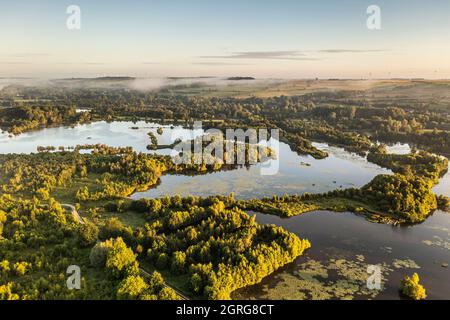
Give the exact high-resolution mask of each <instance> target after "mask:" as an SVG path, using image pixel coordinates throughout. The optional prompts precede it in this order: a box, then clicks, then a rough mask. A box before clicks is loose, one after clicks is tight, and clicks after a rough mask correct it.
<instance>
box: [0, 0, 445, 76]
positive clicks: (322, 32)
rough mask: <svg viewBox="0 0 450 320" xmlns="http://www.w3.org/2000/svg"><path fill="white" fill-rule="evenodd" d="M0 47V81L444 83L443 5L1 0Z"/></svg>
mask: <svg viewBox="0 0 450 320" xmlns="http://www.w3.org/2000/svg"><path fill="white" fill-rule="evenodd" d="M373 4H375V5H378V6H379V7H380V8H381V30H369V29H368V28H367V26H366V20H367V17H368V14H367V13H366V9H367V7H368V6H369V5H373ZM69 5H78V6H79V7H80V9H81V29H80V30H68V28H67V27H66V20H67V18H68V16H69V14H67V13H66V8H67V7H68V6H69ZM0 39H1V41H0V77H43V78H45V77H84V76H106V75H129V76H138V77H164V76H233V75H250V76H255V77H260V78H311V77H319V78H330V77H333V78H335V77H336V78H377V77H378V78H380V77H383V78H386V77H389V78H390V77H425V78H450V58H449V57H450V1H449V0H428V1H423V0H383V1H381V0H371V1H367V0H339V1H331V0H322V1H321V0H317V1H312V0H310V1H301V0H277V1H275V0H273V1H268V0H259V1H258V0H239V1H238V0H228V1H215V0H209V1H208V0H189V1H188V0H184V1H182V0H148V1H144V0H128V1H118V0H109V1H99V0H97V1H93V0H71V1H66V0H40V1H33V0H28V1H25V0H14V1H12V0H11V1H6V0H0Z"/></svg>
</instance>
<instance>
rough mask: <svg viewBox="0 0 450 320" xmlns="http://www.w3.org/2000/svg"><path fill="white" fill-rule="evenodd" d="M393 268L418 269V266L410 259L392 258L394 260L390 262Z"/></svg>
mask: <svg viewBox="0 0 450 320" xmlns="http://www.w3.org/2000/svg"><path fill="white" fill-rule="evenodd" d="M392 265H393V266H394V268H396V269H420V266H419V265H418V264H417V263H416V262H415V261H414V260H411V259H404V260H400V259H394V262H393V263H392Z"/></svg>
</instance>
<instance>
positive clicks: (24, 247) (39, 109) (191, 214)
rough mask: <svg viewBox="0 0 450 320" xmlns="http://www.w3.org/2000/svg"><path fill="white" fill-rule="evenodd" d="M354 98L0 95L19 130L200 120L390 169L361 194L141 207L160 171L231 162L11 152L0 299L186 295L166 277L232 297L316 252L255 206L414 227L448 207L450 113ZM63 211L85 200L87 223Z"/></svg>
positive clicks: (102, 151)
mask: <svg viewBox="0 0 450 320" xmlns="http://www.w3.org/2000/svg"><path fill="white" fill-rule="evenodd" d="M355 96H357V95H355V93H354V92H337V93H311V94H305V95H302V96H293V97H285V96H280V97H272V98H264V99H262V98H256V97H252V98H242V99H237V98H206V97H188V96H174V95H170V94H158V93H154V92H146V93H144V92H139V91H132V90H125V89H116V90H108V89H102V90H97V89H62V88H52V89H50V88H20V87H7V88H5V89H3V90H2V91H1V92H0V128H1V129H2V130H5V131H7V132H8V133H9V134H20V133H23V132H26V131H30V130H36V129H39V128H43V127H49V126H56V125H75V124H77V123H84V122H89V121H96V120H107V121H112V120H139V119H141V120H149V121H150V120H153V121H159V122H161V123H163V122H164V123H172V124H175V123H178V124H183V125H185V126H187V127H188V126H190V125H192V123H193V121H194V120H202V121H203V123H204V125H205V126H206V127H214V128H219V129H220V128H222V129H223V128H258V127H264V128H279V129H280V139H281V140H282V141H284V142H286V143H288V144H289V145H290V146H291V148H292V149H293V150H294V151H296V152H298V153H299V154H310V155H312V156H313V157H315V158H317V159H322V158H326V157H327V156H328V155H327V153H326V152H323V151H320V150H318V149H317V148H315V147H314V146H313V145H312V142H313V141H318V142H326V143H329V144H331V145H335V146H339V147H342V148H344V149H346V150H347V151H350V152H355V153H358V154H360V155H363V156H367V159H368V161H370V162H373V163H376V164H378V165H380V166H382V167H385V168H388V169H390V170H391V171H392V174H389V175H379V176H377V177H375V178H374V179H373V180H372V181H370V182H369V183H368V184H366V185H365V186H363V187H362V188H360V189H356V188H352V189H345V190H342V189H337V190H334V191H331V192H328V193H325V194H307V193H306V194H299V195H297V194H292V195H286V196H283V197H277V196H274V197H272V198H263V199H251V200H239V201H237V200H235V199H234V197H233V196H232V195H231V196H219V195H218V196H217V197H210V198H206V199H202V198H197V197H186V198H182V197H178V196H175V197H172V198H168V197H165V198H161V199H143V200H139V201H132V200H130V199H129V198H128V196H130V195H131V194H132V193H134V192H136V191H141V190H146V189H148V188H150V187H152V186H155V185H156V184H157V183H158V180H159V178H160V177H161V175H163V174H173V173H183V174H204V173H207V172H210V171H216V170H232V169H233V168H234V166H229V165H226V164H223V163H220V162H214V163H213V164H206V163H204V162H202V161H200V162H198V163H195V162H193V163H192V164H187V165H186V164H180V165H176V164H174V163H173V161H172V159H171V158H170V157H166V156H157V155H153V154H144V153H137V152H135V151H133V150H132V149H131V148H129V147H126V146H124V147H121V148H112V147H108V146H105V145H80V146H77V147H75V148H65V147H63V146H62V147H55V146H50V147H46V146H42V147H39V148H38V150H37V151H38V152H37V153H35V154H30V155H19V154H9V155H5V154H2V155H0V299H87V298H89V299H91V298H95V299H115V298H118V299H179V298H180V297H179V296H178V295H177V293H176V292H175V291H174V290H173V289H172V288H171V287H169V286H168V285H167V282H166V281H165V280H164V279H165V278H167V279H178V280H179V279H181V280H179V281H180V282H181V283H182V285H181V290H182V291H183V293H186V294H188V295H189V296H191V297H195V298H200V297H201V298H208V299H229V298H230V294H231V292H233V291H234V290H236V289H238V288H242V287H245V286H248V285H251V284H255V283H258V282H260V281H261V280H262V279H263V278H264V277H266V276H267V275H269V274H271V273H273V272H274V271H275V270H277V269H278V268H280V267H282V266H283V265H286V264H288V263H290V262H292V261H294V260H295V258H297V257H298V256H300V255H301V254H302V253H303V252H304V251H305V250H306V249H308V248H309V247H310V245H311V244H310V243H309V242H308V241H307V240H302V239H299V238H298V237H297V236H295V235H294V234H292V233H289V232H286V231H285V230H283V229H281V228H277V227H275V226H262V225H258V224H257V223H256V222H255V219H254V217H252V216H251V211H259V212H262V213H267V214H276V215H280V216H284V217H290V216H293V215H298V214H301V213H303V212H307V211H312V210H317V209H328V210H334V211H353V212H355V213H360V214H364V215H366V216H367V217H368V219H370V220H373V221H377V222H384V223H392V222H394V223H404V222H408V223H417V222H421V221H424V220H425V219H426V217H427V216H429V215H430V214H431V213H432V212H433V211H434V210H436V209H437V208H438V207H439V208H442V209H444V210H445V209H448V207H449V202H450V201H449V199H448V198H447V197H443V196H441V197H437V196H436V195H435V194H434V193H433V192H432V187H433V186H434V185H435V184H436V183H437V182H438V180H439V178H440V177H442V176H443V175H444V174H445V173H446V172H447V170H448V160H447V158H445V157H442V156H448V155H449V154H450V149H449V148H450V127H449V123H450V119H449V113H448V110H446V109H440V108H431V106H427V105H426V104H423V103H421V104H420V105H419V104H418V103H417V104H414V103H412V104H411V105H406V104H403V105H391V104H389V103H387V102H379V101H378V102H377V101H373V102H371V103H368V102H367V100H360V99H357V98H355ZM77 109H81V110H84V111H81V112H77ZM78 111H79V110H78ZM157 133H158V134H162V131H159V132H157ZM394 141H395V142H396V141H402V142H407V143H409V144H411V145H412V146H414V150H413V151H412V152H411V154H407V155H395V154H389V153H387V151H386V148H385V146H384V145H383V143H388V142H394ZM192 143H195V141H192ZM160 147H161V146H158V143H157V137H156V135H155V134H153V133H152V134H149V147H148V148H149V149H152V150H153V149H158V148H160ZM202 147H203V148H205V147H207V145H205V144H204V143H202ZM235 147H236V146H235ZM248 147H249V146H248V144H246V151H247V158H249V157H250V156H251V155H249V154H248V150H249V148H248ZM415 148H417V149H421V150H422V151H417V150H416V149H415ZM82 151H83V152H82ZM84 151H90V152H88V153H86V152H84ZM430 152H432V153H430ZM436 154H437V155H436ZM439 155H440V156H439ZM253 156H255V155H253ZM263 156H264V157H273V156H275V155H274V154H272V152H271V150H269V149H266V150H265V152H264V155H260V154H256V159H257V160H258V161H262V160H263V158H262V157H263ZM61 204H72V205H75V206H76V208H77V209H78V210H79V211H80V212H81V213H82V216H83V219H84V220H83V221H79V219H77V218H76V217H74V216H73V215H72V214H70V212H68V211H66V210H64V209H63V208H62V207H61ZM121 215H132V216H133V217H134V218H135V220H137V221H139V223H135V224H131V223H130V224H126V223H124V222H122V220H121V219H118V218H117V216H119V217H120V216H121ZM133 221H134V220H133ZM313 245H314V244H313ZM71 264H76V265H80V266H81V267H82V274H83V282H82V290H72V291H69V290H67V288H66V286H65V281H66V275H65V271H66V268H67V266H69V265H71ZM144 268H145V269H146V270H147V269H148V270H149V271H150V272H148V273H147V272H144ZM178 280H177V281H178ZM405 286H407V284H406V282H405ZM178 289H180V288H178ZM405 290H406V289H405ZM408 290H409V289H407V290H406V291H408ZM408 292H409V291H408Z"/></svg>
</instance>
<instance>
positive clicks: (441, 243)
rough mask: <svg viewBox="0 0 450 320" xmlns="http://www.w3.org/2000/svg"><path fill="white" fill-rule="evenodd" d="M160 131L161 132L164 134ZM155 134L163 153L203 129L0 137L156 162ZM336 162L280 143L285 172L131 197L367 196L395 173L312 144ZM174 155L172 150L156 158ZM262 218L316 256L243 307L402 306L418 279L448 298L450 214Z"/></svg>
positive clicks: (30, 147) (3, 141)
mask: <svg viewBox="0 0 450 320" xmlns="http://www.w3.org/2000/svg"><path fill="white" fill-rule="evenodd" d="M159 127H162V128H163V133H162V134H161V135H159V134H157V132H156V130H157V128H159ZM149 131H152V132H153V133H154V134H155V136H156V137H157V138H158V142H159V144H170V143H172V142H173V141H175V139H177V138H181V139H183V140H186V139H192V138H193V137H196V136H199V135H201V134H202V130H196V131H195V132H194V131H193V130H189V129H185V128H183V127H181V126H174V127H172V126H160V125H158V124H155V123H147V122H144V121H138V122H135V123H134V122H111V123H108V122H105V121H100V122H95V123H91V124H85V125H78V126H75V127H73V128H70V127H59V128H48V129H43V130H40V131H36V132H29V133H25V134H22V135H20V136H16V137H9V136H8V135H7V134H6V133H2V134H0V153H31V152H36V147H37V146H55V147H58V146H66V147H67V146H75V145H77V144H97V143H101V144H107V145H110V146H115V147H123V146H131V147H133V148H134V149H135V150H136V151H138V152H145V153H149V152H152V151H148V150H147V149H146V146H147V145H148V144H149V143H150V139H149V137H148V135H147V133H148V132H149ZM314 145H315V146H316V147H317V148H319V149H321V150H325V151H327V152H328V153H329V157H328V158H326V159H323V160H316V159H314V158H312V157H311V156H299V155H297V154H296V153H294V152H292V151H291V149H290V147H289V146H288V145H286V144H284V143H280V148H279V152H278V159H279V171H278V173H277V174H275V175H271V176H262V175H261V174H260V173H261V171H260V170H261V166H263V165H265V164H257V165H254V166H251V167H250V168H245V167H244V168H238V169H235V170H230V171H221V172H214V173H208V174H205V175H198V176H186V175H164V176H162V177H161V181H160V183H159V184H158V185H157V186H156V187H155V188H152V189H150V190H147V191H145V192H139V193H135V194H134V195H133V196H132V198H134V199H138V198H142V197H160V196H164V195H175V194H180V195H189V194H192V195H198V196H209V195H216V194H229V193H231V192H234V193H235V196H236V198H242V199H247V198H252V197H265V196H272V195H274V194H277V195H283V194H285V193H291V194H292V193H299V194H301V193H304V192H311V193H317V192H325V191H329V190H334V189H336V188H348V187H361V186H363V185H364V184H366V183H367V182H369V181H370V180H371V179H372V178H373V177H374V176H376V175H378V174H382V173H390V171H389V170H386V169H383V168H381V167H379V166H377V165H375V164H372V163H369V162H368V161H367V160H366V159H365V158H363V157H361V156H358V155H356V154H352V153H348V152H346V151H345V150H343V149H340V148H335V147H330V146H328V145H326V144H319V143H315V144H314ZM407 150H409V147H408V146H407V145H402V144H397V145H393V146H391V147H389V152H393V153H405V152H407ZM157 153H159V154H166V155H170V154H171V150H168V149H165V150H158V151H157ZM434 191H435V192H436V193H438V194H446V195H448V196H450V174H447V175H446V176H445V177H444V178H442V179H441V181H440V183H439V185H437V186H435V187H434ZM251 214H256V215H257V221H258V222H260V223H263V224H265V223H270V224H276V225H278V226H282V227H283V228H285V229H287V230H289V231H292V232H294V233H296V234H298V235H299V236H300V237H301V238H307V239H309V240H310V241H311V243H312V248H311V249H309V250H308V251H307V252H306V254H305V255H304V256H302V257H300V258H299V259H297V260H296V261H295V262H294V263H292V264H290V265H288V266H285V267H284V268H282V269H281V270H279V271H277V272H275V273H274V274H273V275H271V276H269V277H267V278H265V279H264V280H263V281H262V283H260V284H258V285H255V286H251V287H248V288H245V289H241V290H238V291H237V292H235V293H234V297H235V298H242V299H265V298H274V299H310V298H314V299H367V298H370V299H399V298H400V296H399V294H398V287H399V283H400V280H401V279H402V278H403V277H404V276H405V275H411V274H412V273H413V272H418V273H419V274H420V276H421V282H422V283H423V284H424V286H425V288H426V289H427V294H428V296H429V298H433V299H449V298H450V285H449V283H450V269H449V268H448V263H450V214H446V213H443V212H439V211H438V212H435V213H434V214H433V215H432V216H431V217H430V218H429V219H427V220H426V221H425V222H424V223H422V224H419V225H414V226H402V227H398V226H397V227H394V226H390V225H382V224H375V223H369V222H367V221H366V220H365V219H364V218H363V217H359V216H357V215H355V214H352V213H333V212H327V211H320V212H310V213H306V214H303V215H301V216H297V217H292V218H289V219H282V218H279V217H276V216H270V215H263V214H259V213H251ZM369 265H378V266H380V268H381V269H380V270H381V276H382V290H369V289H368V288H367V286H366V280H367V277H368V273H367V267H368V266H369Z"/></svg>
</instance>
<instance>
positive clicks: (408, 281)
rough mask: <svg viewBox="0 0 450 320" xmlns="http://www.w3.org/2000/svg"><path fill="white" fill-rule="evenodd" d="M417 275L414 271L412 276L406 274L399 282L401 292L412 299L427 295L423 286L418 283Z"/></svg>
mask: <svg viewBox="0 0 450 320" xmlns="http://www.w3.org/2000/svg"><path fill="white" fill-rule="evenodd" d="M419 281H420V279H419V275H418V274H417V273H414V274H413V275H412V277H408V276H406V277H405V278H404V279H403V280H402V282H401V292H402V293H403V294H404V295H405V296H407V297H409V298H411V299H414V300H423V299H425V298H426V297H427V295H426V291H425V288H424V287H423V286H422V285H421V284H419Z"/></svg>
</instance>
